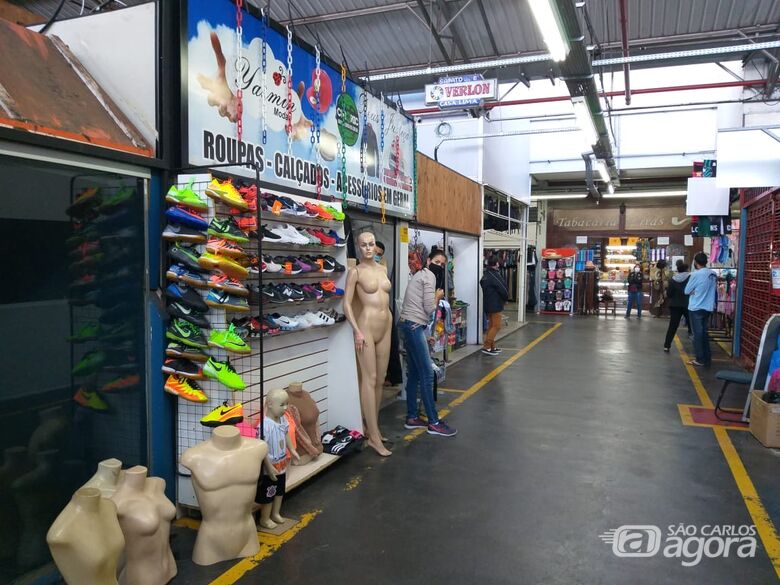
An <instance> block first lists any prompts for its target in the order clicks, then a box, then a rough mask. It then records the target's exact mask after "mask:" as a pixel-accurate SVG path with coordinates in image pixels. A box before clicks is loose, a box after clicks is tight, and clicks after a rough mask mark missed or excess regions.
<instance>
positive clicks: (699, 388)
mask: <svg viewBox="0 0 780 585" xmlns="http://www.w3.org/2000/svg"><path fill="white" fill-rule="evenodd" d="M674 344H675V345H676V346H677V351H679V352H680V358H681V359H682V361H683V365H685V369H686V370H688V377H690V379H691V382H693V387H694V388H695V389H696V394H697V395H698V396H699V400H700V401H701V404H702V406H706V407H707V408H715V405H714V404H713V403H712V400H710V395H709V394H707V390H706V389H705V388H704V384H702V383H701V380H700V379H699V374H697V373H696V368H695V367H694V366H692V365H691V364H689V363H688V360H689V359H690V358H689V357H688V354H687V353H685V349H683V345H682V343H681V342H680V338H679V337H675V338H674Z"/></svg>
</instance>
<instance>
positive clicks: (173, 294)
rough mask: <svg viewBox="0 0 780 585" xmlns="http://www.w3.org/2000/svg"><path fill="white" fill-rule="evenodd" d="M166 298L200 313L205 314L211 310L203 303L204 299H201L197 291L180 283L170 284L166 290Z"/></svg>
mask: <svg viewBox="0 0 780 585" xmlns="http://www.w3.org/2000/svg"><path fill="white" fill-rule="evenodd" d="M165 296H166V297H167V298H169V299H170V300H172V301H176V302H178V303H180V304H182V305H184V306H185V307H189V308H190V309H192V310H194V311H197V312H198V313H205V312H206V311H208V310H209V308H208V306H207V305H206V303H204V302H203V297H201V296H200V294H199V293H198V292H196V291H195V289H193V288H190V287H188V286H187V285H186V284H183V283H180V282H172V283H171V284H169V285H168V286H167V287H166V288H165Z"/></svg>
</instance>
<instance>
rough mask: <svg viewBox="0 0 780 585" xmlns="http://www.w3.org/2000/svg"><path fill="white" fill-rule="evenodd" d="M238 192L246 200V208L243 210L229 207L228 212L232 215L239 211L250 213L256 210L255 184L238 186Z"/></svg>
mask: <svg viewBox="0 0 780 585" xmlns="http://www.w3.org/2000/svg"><path fill="white" fill-rule="evenodd" d="M238 192H239V193H240V194H241V198H242V199H243V200H244V201H245V202H246V205H247V209H245V210H244V209H238V208H236V207H232V208H231V209H230V213H231V214H233V215H238V214H240V213H245V212H246V211H249V212H252V213H254V212H255V211H257V186H256V185H249V186H248V187H247V186H243V187H239V188H238Z"/></svg>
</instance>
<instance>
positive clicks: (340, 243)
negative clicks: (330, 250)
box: [325, 230, 347, 248]
mask: <svg viewBox="0 0 780 585" xmlns="http://www.w3.org/2000/svg"><path fill="white" fill-rule="evenodd" d="M325 235H326V236H330V237H331V238H333V241H334V244H333V245H334V246H336V247H337V248H343V247H344V246H346V245H347V240H345V239H344V238H342V237H341V236H339V234H338V232H336V230H328V232H327V233H326V234H325Z"/></svg>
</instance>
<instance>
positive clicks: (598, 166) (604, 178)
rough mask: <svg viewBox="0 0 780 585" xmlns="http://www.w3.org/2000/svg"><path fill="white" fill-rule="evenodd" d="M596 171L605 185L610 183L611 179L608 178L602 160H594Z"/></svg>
mask: <svg viewBox="0 0 780 585" xmlns="http://www.w3.org/2000/svg"><path fill="white" fill-rule="evenodd" d="M596 170H597V171H598V172H599V177H601V180H602V181H604V182H605V183H609V182H610V181H612V177H610V176H609V169H608V168H607V163H606V161H605V160H604V159H603V158H597V159H596Z"/></svg>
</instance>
